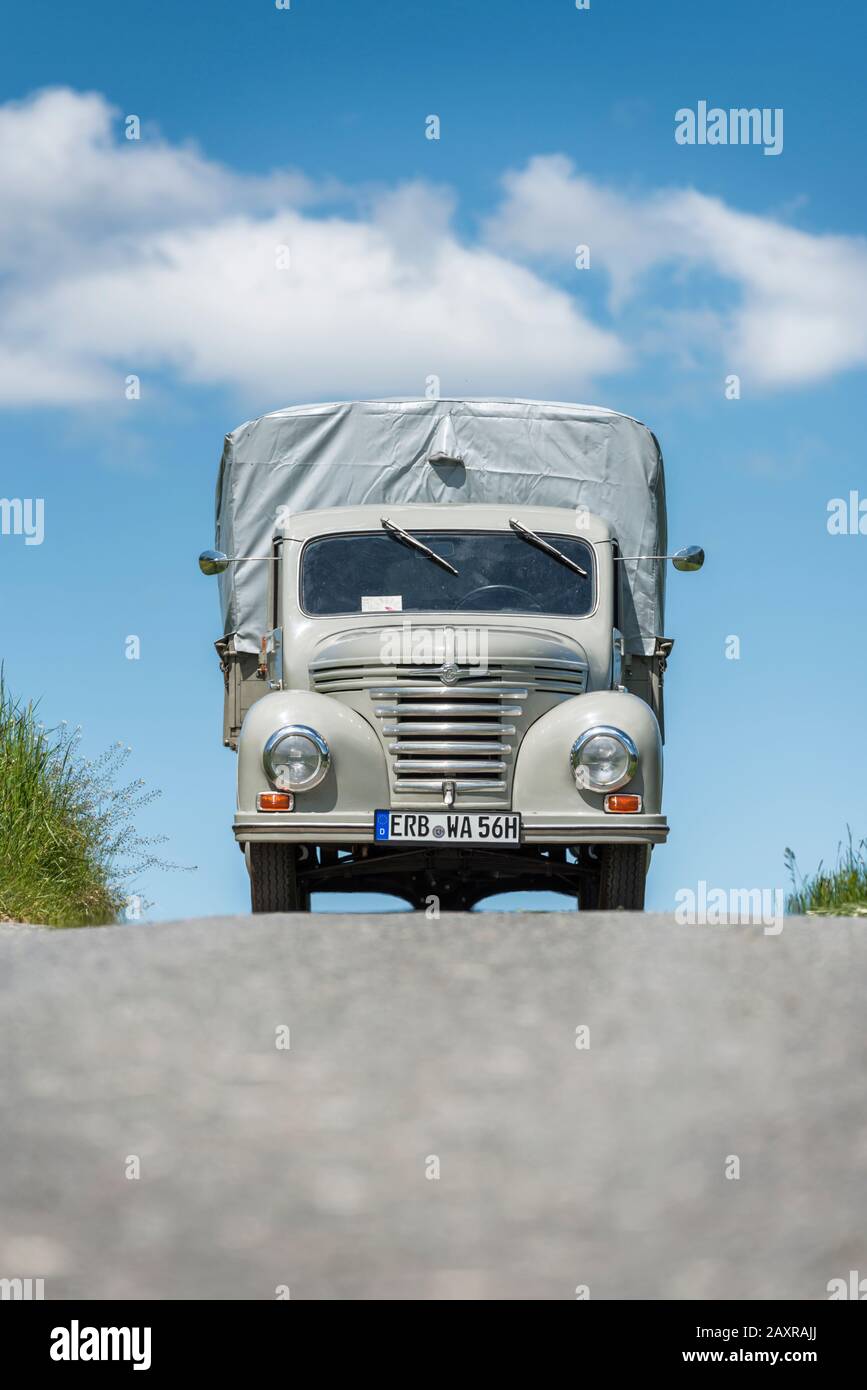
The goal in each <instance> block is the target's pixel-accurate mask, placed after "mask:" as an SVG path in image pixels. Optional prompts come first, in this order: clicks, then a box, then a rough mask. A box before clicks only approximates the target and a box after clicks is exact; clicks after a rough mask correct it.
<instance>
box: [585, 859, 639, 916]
mask: <svg viewBox="0 0 867 1390" xmlns="http://www.w3.org/2000/svg"><path fill="white" fill-rule="evenodd" d="M647 858H648V855H647V845H603V846H602V847H601V849H600V850H599V889H598V895H597V900H596V907H597V908H598V909H599V911H600V912H608V911H610V910H611V909H612V908H618V907H622V908H625V909H626V910H627V911H629V912H643V911H644V885H645V882H646V880H647Z"/></svg>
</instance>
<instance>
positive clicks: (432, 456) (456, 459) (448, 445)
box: [427, 415, 464, 463]
mask: <svg viewBox="0 0 867 1390" xmlns="http://www.w3.org/2000/svg"><path fill="white" fill-rule="evenodd" d="M427 461H428V463H463V461H464V460H463V457H462V456H461V453H460V450H459V449H458V437H457V435H456V434H455V427H454V425H453V424H452V417H451V415H446V416H445V418H444V419H443V420H441V421H440V423H439V425H438V426H437V431H436V434H435V435H434V437H433V443H432V445H431V451H430V453H429V454H428V456H427Z"/></svg>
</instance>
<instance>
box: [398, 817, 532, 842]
mask: <svg viewBox="0 0 867 1390" xmlns="http://www.w3.org/2000/svg"><path fill="white" fill-rule="evenodd" d="M373 838H374V839H375V840H377V841H379V842H383V841H387V842H389V843H390V842H391V841H394V840H415V841H419V840H421V841H424V842H428V841H430V843H431V844H434V845H447V844H448V845H450V844H464V845H487V844H494V845H518V844H520V843H521V817H520V816H519V815H518V814H517V813H514V812H506V813H505V814H504V815H492V814H486V813H485V812H475V811H474V812H472V813H470V812H467V811H377V812H376V814H375V818H374V831H373Z"/></svg>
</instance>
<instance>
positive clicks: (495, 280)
mask: <svg viewBox="0 0 867 1390" xmlns="http://www.w3.org/2000/svg"><path fill="white" fill-rule="evenodd" d="M0 179H2V187H3V190H4V198H3V202H2V204H0V403H2V404H4V405H7V406H13V405H19V404H22V405H31V404H38V403H48V404H74V403H83V402H88V401H97V400H117V401H120V400H121V399H122V397H123V382H124V378H125V377H126V375H127V374H129V373H135V374H136V375H139V376H140V377H142V380H143V384H144V389H145V390H147V377H148V374H149V373H151V374H157V373H160V374H162V373H168V374H170V375H171V376H173V377H174V378H175V379H177V380H179V381H181V382H191V383H201V384H204V385H224V386H229V387H233V388H238V389H240V390H242V391H245V392H250V393H252V394H253V396H254V397H255V399H256V400H257V401H258V400H262V399H263V398H264V399H269V398H270V399H271V400H273V402H274V404H275V405H278V404H284V403H289V402H291V401H296V400H301V399H305V398H308V399H321V398H323V397H328V396H334V395H337V394H345V395H356V394H357V395H368V394H380V393H381V394H387V395H399V394H419V393H421V392H422V391H423V390H424V385H425V380H426V378H427V377H429V376H431V375H438V376H439V377H440V379H441V383H442V389H443V391H444V392H447V393H448V392H451V393H454V394H485V393H488V392H490V393H491V394H496V395H509V394H523V395H532V394H542V395H562V396H569V397H571V398H573V399H574V398H575V397H576V396H581V395H584V394H585V393H586V394H588V395H589V394H590V392H591V391H592V390H593V385H594V383H595V382H597V381H599V380H600V379H601V378H603V377H606V376H611V375H612V374H614V373H616V372H618V371H622V370H624V369H626V368H627V367H629V366H631V365H634V364H635V362H636V360H637V358H638V354H639V353H640V351H641V349H642V346H643V347H644V349H645V350H646V351H648V352H649V353H650V354H652V355H653V356H654V358H656V359H657V360H658V359H659V357H661V356H667V357H668V360H669V361H670V362H671V363H672V364H673V366H674V367H675V369H676V368H677V367H678V365H679V364H682V363H683V362H684V361H690V360H691V354H692V351H693V349H694V348H695V347H696V345H698V344H704V345H705V348H706V347H707V345H708V344H709V345H710V349H711V350H712V351H713V352H715V353H716V352H718V353H719V354H720V355H721V357H724V367H725V370H727V371H739V372H740V373H742V374H743V375H744V376H745V377H750V376H751V377H752V378H753V379H754V380H757V381H759V382H764V383H768V384H772V385H789V384H793V383H797V382H801V381H806V380H810V379H814V378H820V377H822V376H826V375H828V374H830V373H831V372H834V371H837V370H840V369H842V368H846V367H851V366H856V365H862V364H863V363H864V362H865V360H867V329H865V324H867V313H865V306H867V246H865V243H863V242H861V241H859V240H857V239H855V238H846V237H831V236H824V237H819V236H810V235H808V234H806V233H803V232H799V231H795V230H793V229H791V228H789V227H786V226H785V225H784V224H782V223H780V222H778V221H773V220H769V219H764V218H761V217H756V216H753V215H747V214H744V213H740V212H737V211H735V210H732V209H730V208H728V207H727V206H726V205H725V204H724V203H722V202H720V201H718V200H716V199H713V198H709V197H705V196H703V195H701V194H699V193H696V192H692V191H681V192H678V191H674V192H664V193H658V194H655V195H652V196H649V197H644V198H638V197H628V196H625V195H623V194H620V193H616V192H613V191H611V190H609V189H606V188H603V187H601V186H599V185H598V184H595V183H593V182H592V181H590V180H588V179H585V178H582V177H581V176H580V175H578V174H577V173H576V172H575V170H574V169H573V167H572V166H571V165H570V163H569V162H568V161H567V160H565V159H563V158H561V157H546V158H538V159H535V160H532V161H531V162H530V163H529V164H528V165H527V166H526V168H524V169H523V170H521V171H518V172H514V173H511V174H509V175H508V176H507V177H506V179H505V181H504V184H505V187H504V196H503V201H502V203H501V205H500V207H499V208H498V210H497V211H496V212H495V215H494V216H493V218H492V219H491V220H490V222H489V223H488V224H487V225H486V227H485V228H484V229H483V233H482V236H481V238H477V239H475V240H467V239H462V238H460V237H459V236H458V235H457V233H456V232H455V231H454V229H453V212H454V207H453V196H452V194H451V193H450V192H449V191H448V190H444V189H441V188H435V187H432V186H430V185H428V184H423V183H418V182H415V183H408V184H403V185H399V186H398V187H396V188H394V189H391V190H389V191H387V192H385V193H381V194H380V195H379V196H378V197H375V198H371V197H370V196H369V194H368V192H367V190H356V192H355V193H354V194H353V193H352V192H351V191H348V190H346V189H342V188H339V187H337V186H336V185H334V184H332V183H322V184H317V183H314V182H312V181H311V180H309V179H308V178H305V177H304V176H302V175H299V174H294V173H286V172H283V173H276V174H272V175H267V176H264V177H259V176H248V175H245V174H240V173H237V172H235V171H233V170H231V169H227V168H225V167H224V166H222V165H220V164H217V163H215V162H214V161H211V160H208V159H207V158H205V157H204V156H203V155H202V154H201V153H200V152H199V151H197V150H196V149H195V148H193V147H192V146H178V145H172V144H170V143H167V142H166V141H163V140H161V139H159V138H158V137H155V136H154V135H153V134H152V133H151V132H149V131H147V130H145V131H144V132H143V137H142V139H141V141H137V142H136V141H127V140H125V139H124V138H123V124H122V119H121V117H120V116H119V114H118V113H117V112H115V111H113V110H112V109H111V108H110V107H109V106H108V104H107V103H106V102H105V100H104V99H103V98H102V97H101V96H99V95H98V94H80V93H75V92H72V91H69V90H65V89H63V90H52V91H48V92H43V93H40V94H38V95H36V96H34V97H32V98H30V99H29V100H27V101H25V102H21V103H12V104H9V105H7V106H4V107H0ZM338 206H339V207H340V208H341V211H340V213H339V214H338V213H337V212H335V211H334V209H335V207H338ZM347 208H348V209H349V210H348V211H347V210H346V209H347ZM578 242H588V243H589V244H590V245H591V252H592V265H593V267H594V271H596V270H601V271H602V272H603V273H604V274H605V275H606V276H607V277H608V278H607V280H606V284H607V285H608V287H609V291H610V296H609V308H610V315H611V317H610V320H609V321H608V322H606V323H602V322H598V321H594V320H593V318H592V317H591V316H590V314H589V313H588V312H587V311H586V310H585V309H584V308H583V307H582V304H581V299H580V296H581V294H582V293H583V291H584V289H585V285H584V283H583V282H582V273H581V272H578V271H574V272H572V275H573V281H572V282H568V281H567V282H565V283H567V284H569V288H568V289H567V288H564V281H563V280H562V275H561V277H560V279H559V280H558V281H557V282H556V283H555V282H554V281H553V280H552V277H551V274H550V270H551V266H552V264H555V263H556V264H557V265H559V267H560V269H561V271H562V269H563V268H564V267H569V266H571V260H572V254H573V248H574V246H575V245H576V243H578ZM284 245H285V246H288V247H289V250H290V256H291V264H290V267H289V268H288V269H281V268H279V267H278V264H277V261H278V249H277V248H278V247H280V246H284ZM669 269H672V270H674V272H675V273H677V272H680V273H681V274H682V275H683V276H685V277H687V284H688V286H690V288H691V286H692V280H691V279H690V278H689V277H692V276H694V277H695V281H696V289H695V294H694V296H692V297H691V299H690V303H689V305H688V306H687V308H683V306H680V307H677V308H676V307H673V306H670V305H668V304H667V303H666V300H665V296H664V295H663V294H661V293H660V285H661V283H662V275H661V272H664V273H665V274H667V273H668V271H669ZM698 272H704V273H705V274H704V277H703V279H702V284H701V288H699V287H698V284H697V282H698V279H699V276H698ZM707 272H711V273H712V275H713V276H714V277H715V278H719V280H720V281H721V282H724V289H727V285H728V284H730V285H733V286H734V287H735V288H736V291H737V296H736V297H737V303H736V304H735V307H734V308H731V307H725V306H726V305H727V304H728V303H729V301H730V300H731V294H730V291H728V292H726V293H723V294H721V295H720V294H713V293H709V291H708V286H707V283H706V279H707ZM708 296H709V297H708ZM612 325H613V327H612ZM627 343H628V344H629V347H627V346H626V345H627Z"/></svg>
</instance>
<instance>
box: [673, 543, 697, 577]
mask: <svg viewBox="0 0 867 1390" xmlns="http://www.w3.org/2000/svg"><path fill="white" fill-rule="evenodd" d="M671 563H672V564H673V565H674V568H675V569H676V570H680V571H681V572H682V573H683V574H690V573H691V572H692V571H693V570H700V569H701V567H702V565H703V564H704V551H703V550H702V548H701V546H700V545H685V546H684V547H683V549H682V550H676V551H675V553H674V554H673V555H672V557H671Z"/></svg>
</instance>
